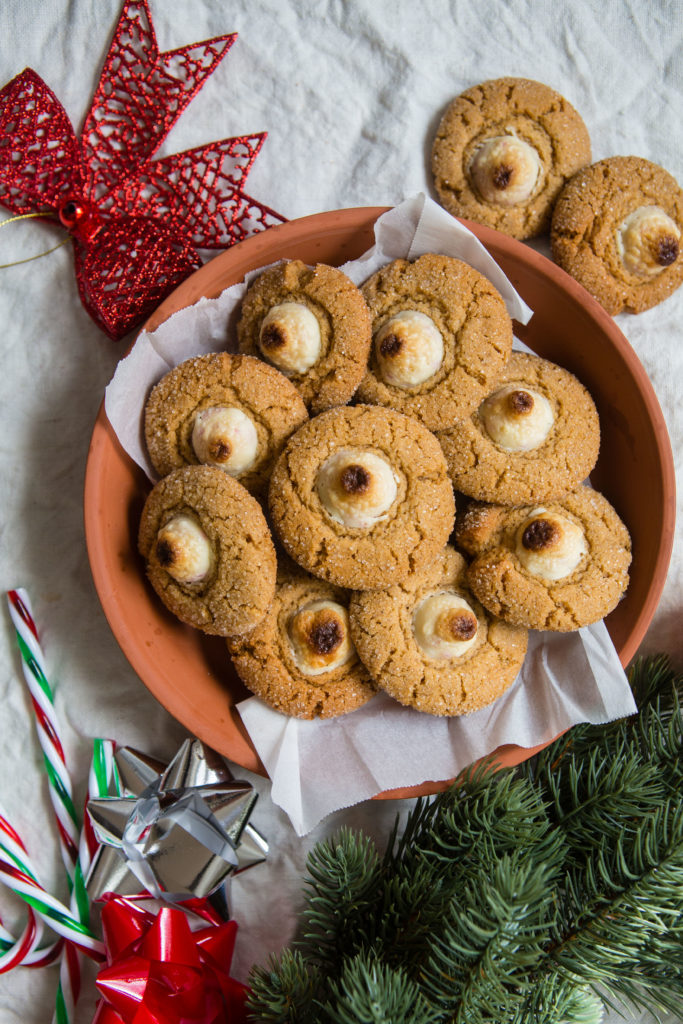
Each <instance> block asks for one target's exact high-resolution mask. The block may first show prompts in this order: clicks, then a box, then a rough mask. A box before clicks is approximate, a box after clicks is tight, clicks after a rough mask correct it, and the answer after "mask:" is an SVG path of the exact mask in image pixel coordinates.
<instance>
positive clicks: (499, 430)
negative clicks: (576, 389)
mask: <svg viewBox="0 0 683 1024" xmlns="http://www.w3.org/2000/svg"><path fill="white" fill-rule="evenodd" d="M479 416H480V418H481V421H482V423H483V424H484V428H485V430H486V433H487V434H488V435H489V437H490V438H491V440H492V441H494V442H495V443H496V444H497V445H499V446H500V447H501V448H504V449H505V450H506V451H508V452H528V451H531V449H532V448H538V446H539V445H540V444H543V442H544V441H545V439H546V437H547V436H548V434H549V433H550V429H551V427H552V425H553V423H554V422H555V414H554V413H553V409H552V406H551V404H550V402H549V401H548V399H547V398H546V397H545V395H541V394H539V393H538V392H537V391H532V390H531V389H530V388H526V387H523V386H520V385H519V384H508V385H506V386H505V387H503V388H499V389H498V391H494V393H493V394H492V395H489V397H488V398H487V399H486V400H485V401H484V402H482V404H481V406H480V407H479Z"/></svg>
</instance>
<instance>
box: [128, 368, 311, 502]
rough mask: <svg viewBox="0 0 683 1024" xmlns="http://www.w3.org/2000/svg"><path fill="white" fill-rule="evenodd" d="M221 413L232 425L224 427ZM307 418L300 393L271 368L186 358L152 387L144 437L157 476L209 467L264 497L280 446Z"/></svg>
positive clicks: (146, 413)
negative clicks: (201, 464)
mask: <svg viewBox="0 0 683 1024" xmlns="http://www.w3.org/2000/svg"><path fill="white" fill-rule="evenodd" d="M226 415H227V416H228V417H231V420H230V419H228V421H227V422H224V421H225V418H226ZM221 417H222V419H221ZM212 418H213V420H214V423H213V424H212V422H211V419H212ZM307 419H308V413H307V411H306V406H305V405H304V403H303V399H302V398H301V396H300V394H299V392H298V391H297V389H296V388H295V387H294V385H293V384H292V383H291V382H290V381H288V380H287V378H286V377H285V376H283V374H281V373H280V372H279V371H278V370H276V369H275V368H274V367H272V366H269V365H268V364H267V363H264V362H262V361H261V360H260V359H255V358H254V357H253V356H240V355H229V354H228V353H227V352H216V353H210V354H209V355H204V356H196V357H195V358H193V359H187V360H185V361H184V362H182V363H180V364H179V365H178V366H176V367H175V368H174V369H173V370H171V371H169V373H167V374H165V375H164V376H163V377H162V379H161V380H160V381H159V382H158V384H156V385H155V386H154V388H153V389H152V391H151V392H150V395H149V398H148V399H147V403H146V406H145V440H146V443H147V450H148V452H149V457H150V459H151V460H152V464H153V466H154V468H155V469H156V471H157V473H159V475H160V476H166V474H167V473H170V472H171V471H172V470H174V469H178V468H180V467H181V466H183V465H197V464H199V463H206V464H213V465H216V466H217V467H218V468H219V469H222V470H223V471H224V472H228V473H229V475H230V476H233V477H234V478H235V479H236V480H239V481H240V483H241V484H243V486H244V487H246V488H247V490H248V491H252V492H254V493H261V492H263V491H264V490H266V489H267V487H268V480H269V478H270V473H271V470H272V465H273V462H274V461H275V459H276V458H277V456H278V455H279V453H280V451H281V450H282V447H283V445H284V443H285V441H286V440H287V438H288V437H289V436H290V434H292V433H293V431H294V430H296V428H297V427H299V426H300V425H301V424H302V423H303V422H304V421H305V420H307ZM198 434H200V437H199V440H198V437H197V435H198ZM201 434H203V435H204V436H203V437H201ZM240 449H241V450H240Z"/></svg>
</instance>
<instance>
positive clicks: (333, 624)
mask: <svg viewBox="0 0 683 1024" xmlns="http://www.w3.org/2000/svg"><path fill="white" fill-rule="evenodd" d="M287 632H288V634H289V641H290V646H291V650H292V657H293V658H294V661H295V662H296V665H297V667H298V668H299V669H300V671H301V672H303V673H304V674H305V675H307V676H318V675H321V673H323V672H331V671H332V670H333V669H335V668H339V666H340V665H344V664H346V662H347V661H350V660H351V658H353V656H354V654H355V648H354V646H353V644H352V643H351V635H350V632H349V616H348V612H347V610H346V608H344V607H343V605H341V604H337V602H336V601H328V600H319V601H311V602H309V603H308V604H306V605H304V606H303V607H302V608H299V609H297V611H296V612H294V614H293V615H292V616H291V618H290V620H289V623H288V625H287Z"/></svg>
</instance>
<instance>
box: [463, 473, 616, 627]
mask: <svg viewBox="0 0 683 1024" xmlns="http://www.w3.org/2000/svg"><path fill="white" fill-rule="evenodd" d="M456 542H457V543H458V545H459V546H460V547H461V548H463V550H464V551H466V552H468V553H469V554H471V555H473V556H474V559H473V561H472V562H471V563H470V566H469V569H468V571H467V578H468V582H469V585H470V588H471V590H472V593H473V594H474V595H475V596H476V597H477V598H478V599H479V600H480V601H481V603H482V604H483V605H484V607H485V608H488V610H489V611H490V612H491V613H492V614H493V615H497V616H499V617H500V618H501V619H504V620H505V621H506V622H512V623H516V624H517V625H521V626H527V627H528V628H529V629H547V630H556V631H558V632H568V631H570V630H575V629H579V628H580V627H581V626H588V625H590V623H592V622H597V621H598V619H602V618H604V616H605V615H607V614H608V613H609V612H611V611H612V609H613V608H614V607H615V606H616V605H617V603H618V602H619V600H620V598H621V597H622V595H623V593H624V591H625V590H626V588H627V586H628V569H629V565H630V563H631V540H630V537H629V534H628V530H627V529H626V527H625V525H624V524H623V523H622V521H621V519H620V518H619V516H618V515H617V513H616V512H615V510H614V509H613V508H612V506H611V505H610V503H609V502H608V501H607V499H606V498H605V497H604V496H603V495H602V494H599V493H598V492H597V491H595V490H593V489H592V488H590V487H578V488H577V489H576V490H575V491H572V492H571V493H570V494H568V495H567V496H566V497H564V498H562V499H561V500H559V501H554V502H544V503H543V505H534V506H525V507H520V508H506V507H503V506H500V505H483V504H479V503H477V502H474V503H472V504H471V505H470V506H469V508H467V509H466V510H465V511H464V512H463V513H462V515H461V516H459V519H458V522H457V523H456Z"/></svg>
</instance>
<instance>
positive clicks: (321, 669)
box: [139, 254, 630, 718]
mask: <svg viewBox="0 0 683 1024" xmlns="http://www.w3.org/2000/svg"><path fill="white" fill-rule="evenodd" d="M237 333H238V342H239V349H240V352H239V354H238V355H228V354H227V353H218V354H213V355H208V356H199V357H196V358H194V359H190V360H187V361H186V362H185V363H182V364H180V365H179V366H178V367H176V368H175V369H174V370H172V371H171V372H170V373H169V374H167V375H166V376H165V377H164V378H163V379H162V380H161V381H160V382H159V383H158V384H157V385H156V386H155V387H154V388H153V390H152V392H151V394H150V396H149V398H148V401H147V405H146V410H145V435H146V440H147V447H148V450H149V454H150V458H151V460H152V462H153V464H154V466H155V468H156V470H157V471H158V473H159V475H160V477H161V480H160V481H159V483H158V484H157V485H156V486H155V487H154V488H153V490H152V491H151V493H150V495H149V497H148V499H147V502H146V504H145V509H144V511H143V515H142V520H141V524H140V531H139V548H140V551H141V553H142V555H143V557H144V558H145V560H146V564H147V572H148V576H149V579H150V581H151V583H152V585H153V586H154V588H155V590H156V591H157V593H158V594H159V596H160V598H161V599H162V601H164V603H165V604H166V606H167V607H168V608H169V609H170V610H171V611H172V612H173V613H174V614H175V615H177V616H178V617H179V618H181V619H182V620H183V621H184V622H187V623H188V624H190V625H193V626H196V627H198V628H199V629H203V630H205V631H206V632H208V633H215V634H219V635H222V636H225V637H226V641H227V645H228V650H229V652H230V655H231V657H232V661H233V664H234V666H235V668H236V670H237V672H238V674H239V675H240V677H241V678H242V679H243V681H244V682H245V684H246V685H247V686H248V687H249V688H250V689H251V690H252V691H253V692H254V693H255V694H257V695H258V696H259V697H261V698H262V699H263V700H264V701H266V702H267V703H268V704H270V705H271V706H272V707H274V708H276V709H277V710H279V711H281V712H284V713H285V714H289V715H294V716H297V717H301V718H314V717H330V716H333V715H339V714H342V713H345V712H348V711H352V710H354V709H355V708H358V707H359V706H361V705H362V704H364V703H365V702H366V701H367V700H369V699H370V698H371V697H372V695H373V694H374V693H375V692H376V690H377V688H381V689H383V690H385V691H386V692H387V693H389V694H390V695H392V696H393V697H394V698H395V699H396V700H398V701H400V702H401V703H402V704H405V705H408V706H411V707H413V708H416V709H418V710H420V711H423V712H426V713H429V714H434V715H449V716H452V715H461V714H466V713H468V712H471V711H474V710H477V709H479V708H482V707H485V706H486V705H488V704H490V703H491V702H492V701H494V700H495V699H496V698H497V697H499V696H500V695H501V694H502V693H503V692H504V691H505V690H506V689H507V688H508V687H509V686H510V685H511V684H512V682H513V681H514V679H515V678H516V676H517V674H518V672H519V670H520V668H521V665H522V662H523V660H524V656H525V653H526V648H527V631H528V630H529V629H543V630H557V631H567V630H575V629H578V628H580V627H581V626H583V625H587V624H589V623H591V622H595V621H596V620H598V619H600V618H602V617H603V616H604V615H606V614H607V613H608V612H609V611H610V610H611V609H612V608H613V607H614V606H615V605H616V603H617V602H618V600H619V599H620V597H621V595H622V594H623V592H624V590H625V588H626V586H627V583H628V567H629V563H630V541H629V537H628V533H627V531H626V528H625V527H624V526H623V524H622V523H621V521H620V520H619V518H618V516H617V514H616V512H615V511H614V510H613V509H612V508H611V506H610V505H609V503H608V502H607V501H606V499H605V498H604V497H603V496H602V495H600V494H598V493H597V492H595V491H594V490H592V489H591V488H590V487H588V486H586V485H585V484H584V483H583V481H584V480H585V479H586V477H587V476H588V474H589V473H590V472H591V470H592V468H593V466H594V464H595V461H596V459H597V456H598V450H599V443H600V430H599V423H598V416H597V412H596V410H595V406H594V403H593V401H592V399H591V397H590V395H589V394H588V393H587V391H586V390H585V388H584V387H583V386H582V385H581V384H580V383H579V381H578V380H576V378H575V377H573V376H572V375H571V374H570V373H568V372H567V371H566V370H564V369H562V368H561V367H558V366H556V365H554V364H552V363H549V362H547V361H546V360H543V359H540V358H538V357H536V356H534V355H531V354H522V353H517V352H514V353H513V351H512V324H511V321H510V317H509V316H508V313H507V311H506V308H505V305H504V303H503V300H502V299H501V297H500V295H499V294H498V292H497V291H496V289H495V288H494V287H493V286H492V285H491V284H490V282H489V281H488V280H487V279H486V278H485V277H484V276H483V275H481V274H480V273H479V272H477V271H475V270H474V269H472V268H471V267H470V266H468V265H467V264H465V263H463V262H462V261H460V260H457V259H452V258H449V257H445V256H441V255H438V254H427V255H424V256H421V257H420V258H419V259H417V260H415V261H412V262H410V261H407V260H395V261H394V262H392V263H390V264H389V265H387V266H385V267H383V268H381V269H380V270H379V271H378V272H377V273H375V274H374V275H373V276H372V277H371V278H370V279H369V280H368V281H366V282H365V284H364V285H363V286H362V288H360V289H359V288H357V287H356V286H355V285H354V284H353V283H352V282H351V281H350V280H349V279H348V278H347V277H346V276H345V275H344V274H343V273H342V272H341V271H339V270H337V269H335V268H333V267H325V266H317V267H314V268H310V267H306V266H305V265H304V264H302V263H300V262H299V261H296V260H293V261H289V262H285V263H282V264H279V265H277V266H275V267H272V268H269V269H268V270H266V271H265V272H264V273H262V274H261V275H260V276H259V277H258V278H257V279H256V281H255V282H254V283H253V284H252V285H251V287H250V288H249V289H248V291H247V294H246V296H245V299H244V302H243V306H242V311H241V319H240V321H239V323H238V328H237ZM456 501H457V506H458V512H457V516H456Z"/></svg>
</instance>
